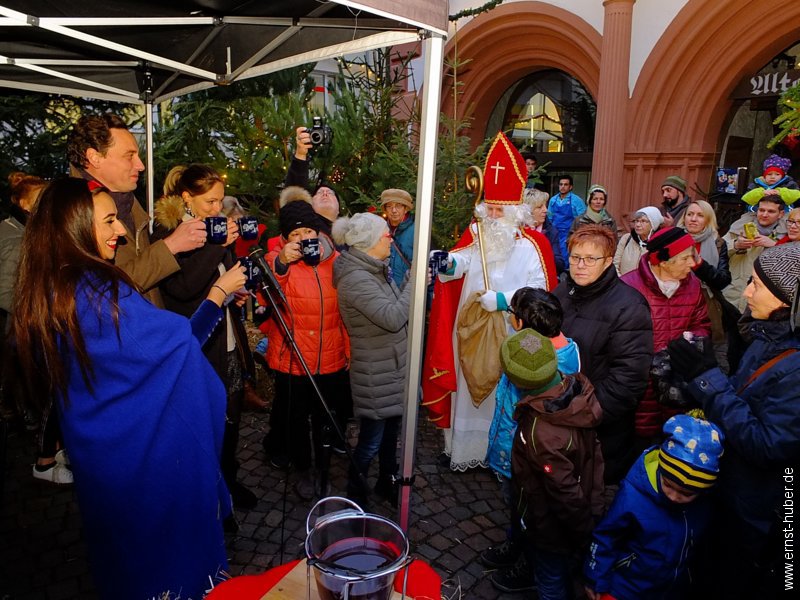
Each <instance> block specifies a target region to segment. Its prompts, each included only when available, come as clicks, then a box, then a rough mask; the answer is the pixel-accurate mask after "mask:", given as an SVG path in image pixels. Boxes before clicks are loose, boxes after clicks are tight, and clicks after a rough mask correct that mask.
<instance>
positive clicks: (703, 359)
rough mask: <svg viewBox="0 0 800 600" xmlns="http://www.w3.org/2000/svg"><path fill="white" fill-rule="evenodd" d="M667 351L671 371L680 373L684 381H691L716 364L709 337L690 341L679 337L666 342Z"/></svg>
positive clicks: (712, 345)
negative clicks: (693, 341)
mask: <svg viewBox="0 0 800 600" xmlns="http://www.w3.org/2000/svg"><path fill="white" fill-rule="evenodd" d="M695 344H696V345H695ZM667 351H668V352H669V360H670V362H671V363H672V371H673V372H674V373H677V374H678V375H681V376H682V377H683V378H684V379H685V380H686V381H691V380H692V379H694V378H695V377H697V376H698V375H700V374H702V373H705V372H706V371H708V370H709V369H713V368H714V367H716V366H717V357H716V356H714V344H712V343H711V340H710V339H709V338H698V339H697V340H696V342H695V343H692V342H687V341H686V340H685V339H684V338H682V337H679V338H677V339H674V340H672V341H671V342H670V343H669V344H667Z"/></svg>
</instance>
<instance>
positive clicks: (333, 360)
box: [260, 236, 350, 375]
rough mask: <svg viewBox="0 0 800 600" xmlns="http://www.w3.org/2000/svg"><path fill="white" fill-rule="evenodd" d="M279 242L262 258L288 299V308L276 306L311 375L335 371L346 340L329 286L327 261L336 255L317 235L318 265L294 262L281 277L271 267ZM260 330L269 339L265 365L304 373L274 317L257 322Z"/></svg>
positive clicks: (343, 359) (345, 355)
mask: <svg viewBox="0 0 800 600" xmlns="http://www.w3.org/2000/svg"><path fill="white" fill-rule="evenodd" d="M284 243H285V242H283V240H281V242H280V243H279V244H278V246H277V247H276V248H275V249H274V250H273V251H272V252H270V253H269V254H267V257H266V260H267V264H268V265H269V266H270V267H271V268H272V270H273V272H275V277H276V279H277V280H278V283H280V285H281V288H282V289H283V293H284V295H285V296H286V300H287V301H288V303H289V307H288V310H286V307H284V306H281V307H280V308H281V311H282V314H283V315H284V318H285V319H286V322H287V323H288V325H289V327H290V328H291V329H292V331H293V333H294V337H295V341H296V342H297V346H298V347H299V348H300V352H301V353H302V354H303V358H304V359H305V361H306V362H307V363H308V366H309V368H310V369H311V373H312V374H314V375H317V374H323V375H324V374H327V373H335V372H336V371H340V370H342V369H344V368H346V367H347V364H348V360H349V356H350V338H348V336H347V331H346V330H345V328H344V324H343V323H342V317H341V315H340V314H339V300H338V298H337V296H336V288H334V287H333V263H334V261H335V260H336V257H337V256H339V253H338V252H337V251H336V250H335V249H334V248H333V246H332V244H331V243H330V241H329V240H328V239H327V237H324V236H320V245H321V247H322V260H321V261H320V263H319V265H317V266H316V267H310V266H308V265H307V264H306V263H305V262H303V261H302V260H298V261H296V262H294V263H292V264H290V265H289V269H288V271H286V273H285V274H283V275H281V274H279V273H278V271H277V270H276V269H275V259H276V258H277V256H278V253H279V252H280V250H281V248H283V245H284ZM260 329H261V331H263V332H264V333H265V334H266V335H267V337H268V338H269V343H268V344H267V364H268V365H269V366H270V368H271V369H274V370H276V371H279V372H281V373H291V374H292V375H305V371H303V368H302V367H301V366H300V363H299V361H298V360H297V357H295V356H294V352H293V351H292V347H291V344H290V343H289V341H288V340H286V339H285V336H284V335H283V330H282V329H281V326H280V324H279V323H278V321H277V319H275V317H274V316H273V317H272V318H270V319H269V320H267V321H265V322H264V323H262V324H261V326H260ZM290 369H291V370H290Z"/></svg>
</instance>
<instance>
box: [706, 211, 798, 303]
mask: <svg viewBox="0 0 800 600" xmlns="http://www.w3.org/2000/svg"><path fill="white" fill-rule="evenodd" d="M786 234H787V229H786V204H784V202H783V200H782V199H781V197H780V196H778V195H767V196H764V197H763V198H762V199H761V200H760V201H759V203H758V207H757V208H756V210H755V212H753V211H747V212H745V213H744V214H743V215H742V216H741V217H739V219H737V220H736V221H735V222H734V223H733V224H732V225H731V226H730V228H729V229H728V233H726V234H725V237H724V238H722V239H724V240H725V243H726V244H727V245H728V259H729V260H728V264H729V267H730V270H731V284H730V285H729V286H728V287H726V288H725V289H724V290H723V291H722V294H723V296H725V299H726V300H727V301H728V302H730V303H731V304H733V305H734V306H736V308H738V309H739V310H740V311H742V312H744V309H745V308H746V307H747V299H746V298H745V297H744V289H745V287H747V283H748V281H749V280H750V275H752V273H753V264H755V262H756V259H757V258H758V257H759V255H760V254H761V253H762V252H763V251H764V249H765V248H771V247H772V246H774V245H775V244H777V243H778V240H779V239H781V238H782V237H784V236H786Z"/></svg>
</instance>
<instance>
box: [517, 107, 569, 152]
mask: <svg viewBox="0 0 800 600" xmlns="http://www.w3.org/2000/svg"><path fill="white" fill-rule="evenodd" d="M514 108H515V109H516V108H517V107H514ZM517 114H518V115H519V116H518V117H517V119H516V120H515V121H512V122H511V123H509V125H511V126H513V129H512V131H511V139H513V140H514V141H515V142H517V143H520V146H521V147H523V146H524V147H526V148H531V149H533V150H534V151H536V152H563V150H564V136H563V133H562V129H561V116H560V115H559V114H558V109H557V108H556V105H555V103H554V102H553V101H552V100H551V99H550V98H548V97H547V96H545V95H544V94H542V93H536V94H534V95H533V96H531V99H530V100H529V101H528V103H527V104H525V105H524V106H522V107H521V110H519V112H518V113H517ZM512 118H513V117H512Z"/></svg>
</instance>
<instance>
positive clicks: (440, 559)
mask: <svg viewBox="0 0 800 600" xmlns="http://www.w3.org/2000/svg"><path fill="white" fill-rule="evenodd" d="M266 429H267V415H266V413H245V415H244V418H243V422H242V429H241V432H242V441H241V444H240V450H239V459H240V462H241V471H240V479H241V480H242V481H243V483H244V484H245V485H246V486H247V487H249V488H250V489H251V490H253V491H254V492H255V493H256V494H257V495H258V496H259V503H258V506H257V507H256V509H254V510H251V511H249V512H242V511H237V516H238V518H239V520H240V522H241V528H240V530H239V532H238V533H237V534H236V535H231V536H229V537H228V539H227V542H228V551H229V559H230V566H231V572H232V574H234V575H239V574H243V573H244V574H253V573H261V572H263V571H264V570H265V569H268V568H270V567H272V566H274V565H278V564H281V562H286V561H288V560H291V559H294V558H297V557H300V556H302V554H303V541H304V540H305V518H306V515H307V513H308V511H309V510H310V508H311V506H313V501H309V502H304V501H301V500H299V499H298V497H297V496H296V495H295V493H294V491H293V489H292V479H293V477H292V476H290V478H289V482H288V483H289V485H288V486H287V485H286V483H287V481H286V477H285V474H284V473H283V472H281V471H278V470H276V469H274V468H273V467H271V466H270V465H269V463H268V461H267V460H266V459H265V457H264V453H263V451H262V447H261V439H262V438H263V435H264V433H265V431H266ZM354 436H355V431H354V427H351V429H350V442H351V444H353V443H355V439H354ZM417 440H418V441H417V462H416V482H415V485H414V491H413V494H412V501H411V517H410V526H409V538H410V541H411V549H412V554H413V555H415V556H417V557H420V558H423V559H425V560H426V561H428V562H429V563H430V564H431V565H432V566H433V567H434V568H435V569H436V571H437V572H438V573H439V574H440V575H441V576H442V579H443V580H444V581H445V585H444V586H443V593H444V595H445V596H446V597H447V598H448V599H450V598H475V599H480V600H492V599H498V600H512V599H520V598H523V597H524V596H522V595H520V594H514V595H511V594H501V593H499V592H497V591H495V589H494V588H493V587H492V585H491V583H490V582H489V579H488V576H487V575H488V574H489V571H487V570H486V568H485V567H483V566H482V565H481V564H480V563H479V562H478V560H477V559H478V555H479V554H480V552H481V551H482V550H484V549H485V548H487V547H488V546H490V545H492V544H495V543H498V542H501V541H502V540H503V539H504V536H505V526H506V525H507V520H508V516H507V513H506V511H505V509H504V506H503V501H502V497H501V494H500V488H499V484H498V482H497V480H496V479H495V477H494V476H493V475H492V474H491V473H489V472H488V471H486V470H483V469H472V470H470V471H468V472H467V473H453V472H451V471H450V470H449V469H447V468H444V467H440V466H438V464H437V457H438V454H439V452H440V445H441V441H440V440H441V436H440V434H439V433H438V432H437V431H436V430H435V428H434V427H432V426H431V425H430V424H429V423H427V422H426V421H425V419H424V418H420V424H419V430H418V435H417ZM33 460H34V453H33V442H32V440H31V439H30V437H29V435H28V434H26V433H25V432H22V431H12V433H11V435H10V437H9V440H8V458H7V461H6V463H7V464H6V465H5V469H4V476H5V490H4V493H3V496H2V506H0V600H5V599H34V598H35V599H47V600H57V599H62V598H65V599H66V598H95V597H96V596H95V594H94V593H93V587H92V581H91V577H90V575H89V571H88V567H87V563H86V548H85V545H84V543H83V540H82V536H81V519H80V514H79V512H78V507H77V504H76V501H75V498H74V495H73V492H72V491H71V490H70V489H63V488H57V487H56V486H53V485H51V484H47V483H43V482H39V481H37V480H34V479H33V478H32V476H31V465H32V464H33ZM346 461H347V458H346V457H345V456H336V455H335V456H333V457H332V459H331V467H330V475H331V485H332V493H333V494H337V493H338V494H342V495H343V493H344V490H345V482H346V473H347V469H346V467H347V462H346ZM375 463H377V460H376V461H375ZM375 466H376V465H373V467H375ZM374 477H375V473H372V477H371V481H372V482H374ZM369 511H370V512H375V513H379V514H383V515H385V516H388V517H390V518H395V519H396V518H397V515H396V514H395V511H394V509H392V508H391V506H389V505H388V504H387V503H385V502H380V501H378V500H377V499H374V500H373V501H372V503H371V505H370V506H369ZM284 515H285V516H284ZM282 525H283V527H282ZM282 539H283V541H284V543H283V554H282V555H281V540H282ZM534 597H535V595H534Z"/></svg>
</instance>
